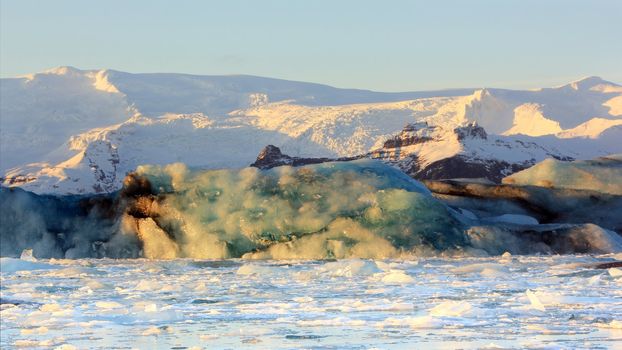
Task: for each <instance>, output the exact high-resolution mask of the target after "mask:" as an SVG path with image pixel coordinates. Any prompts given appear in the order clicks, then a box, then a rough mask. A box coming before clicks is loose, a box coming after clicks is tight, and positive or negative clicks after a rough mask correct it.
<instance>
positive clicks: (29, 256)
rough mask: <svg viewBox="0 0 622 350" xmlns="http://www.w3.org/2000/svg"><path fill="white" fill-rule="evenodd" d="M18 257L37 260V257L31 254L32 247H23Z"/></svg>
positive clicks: (25, 259)
mask: <svg viewBox="0 0 622 350" xmlns="http://www.w3.org/2000/svg"><path fill="white" fill-rule="evenodd" d="M19 258H20V259H22V260H24V261H37V259H36V258H35V257H34V256H33V255H32V249H24V250H23V251H22V254H21V255H20V256H19Z"/></svg>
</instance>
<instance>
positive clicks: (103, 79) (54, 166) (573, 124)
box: [0, 67, 622, 193]
mask: <svg viewBox="0 0 622 350" xmlns="http://www.w3.org/2000/svg"><path fill="white" fill-rule="evenodd" d="M573 86H575V88H573ZM0 88H1V89H0V92H1V95H2V99H0V119H1V121H2V128H1V129H0V136H2V137H1V140H0V148H1V149H2V157H1V159H0V173H1V174H0V175H2V174H3V176H2V178H3V180H2V181H3V183H4V185H7V186H16V185H20V186H25V188H27V189H30V190H33V191H36V192H41V193H46V192H62V193H89V192H93V191H94V192H100V191H101V192H107V191H111V190H115V189H116V188H118V187H119V186H120V181H121V180H120V179H122V178H123V177H124V175H125V172H127V171H131V170H133V168H135V167H136V166H138V165H140V164H144V163H156V164H161V163H163V162H186V163H189V164H190V165H192V166H198V167H204V168H209V169H213V168H225V167H243V166H247V165H248V164H250V163H251V162H252V161H253V160H254V159H255V157H256V155H257V154H258V153H259V151H260V150H261V149H262V148H263V147H264V146H266V145H269V144H274V145H276V146H278V147H279V148H280V149H282V150H283V153H285V154H288V155H291V156H293V157H302V158H305V157H308V158H316V157H320V158H322V157H324V158H340V157H353V156H359V155H361V154H367V153H369V152H372V151H374V150H379V149H381V148H382V147H383V145H384V144H385V143H386V142H387V141H388V140H390V139H392V138H394V137H396V136H399V135H400V134H401V133H402V132H403V128H404V127H405V126H408V125H411V124H413V123H414V124H417V123H427V125H428V126H427V127H425V128H421V130H420V131H418V132H420V133H423V134H426V135H428V136H430V135H431V136H430V140H428V141H429V142H424V143H421V144H419V145H411V146H408V147H402V149H401V151H400V152H401V154H402V155H404V157H406V158H408V156H409V155H412V157H411V158H412V159H415V158H416V163H417V164H418V167H419V168H421V169H423V168H425V167H426V166H428V165H429V164H431V163H434V162H438V161H442V160H443V159H449V158H451V157H454V156H456V155H459V154H462V155H463V156H464V157H467V159H469V161H470V160H475V159H487V160H493V159H494V160H495V161H503V162H506V163H508V164H516V162H519V163H521V164H522V163H524V162H526V161H528V163H529V164H533V163H534V162H535V161H540V160H542V159H541V158H542V157H547V154H548V155H549V156H550V155H551V154H555V155H556V156H559V157H561V158H564V157H566V158H569V159H570V158H576V159H583V158H585V159H588V158H593V157H597V156H602V155H606V154H611V153H620V152H621V150H620V147H622V146H620V145H619V142H618V143H616V142H614V141H615V138H616V135H619V134H620V130H622V87H620V86H619V85H617V84H615V83H611V82H607V81H605V80H603V79H601V78H596V77H588V78H584V79H581V80H578V81H574V82H570V83H568V84H565V85H562V86H559V87H554V88H543V89H539V90H508V89H496V88H484V89H456V90H439V91H435V92H429V91H428V92H405V93H380V92H374V91H369V90H356V89H339V88H333V87H330V86H326V85H322V84H316V83H303V82H295V81H285V80H279V79H273V78H262V77H253V76H245V75H235V76H196V75H189V74H176V73H139V74H132V73H125V72H121V71H115V70H88V71H87V70H80V69H77V68H73V67H60V68H56V69H52V70H48V71H46V72H42V73H37V74H32V75H29V76H26V77H22V78H9V79H2V80H0ZM432 95H434V96H432ZM439 95H440V96H439ZM471 123H476V124H477V125H478V126H481V127H482V128H483V130H485V132H486V133H487V134H488V135H490V140H489V142H488V143H486V144H485V145H484V144H483V143H481V142H480V141H477V142H471V141H469V142H467V143H465V142H459V140H456V136H455V135H454V130H455V129H456V128H459V127H464V126H468V125H470V124H471ZM423 134H422V135H423ZM419 136H421V135H419ZM519 142H523V144H524V145H528V144H537V145H538V147H540V149H543V150H546V151H542V152H540V153H538V154H535V155H531V154H532V153H533V151H532V150H529V149H528V148H526V147H524V146H521V145H520V144H519ZM471 143H472V145H471ZM467 144H468V145H467ZM465 145H467V146H465ZM516 147H518V148H516ZM504 149H506V150H507V151H504ZM518 149H523V151H520V152H518V151H517V150H518ZM513 151H514V153H513ZM517 152H518V153H517ZM518 154H520V156H518ZM406 158H404V159H406ZM532 158H533V159H532ZM387 161H388V162H391V161H393V160H390V159H387ZM115 162H116V163H115ZM525 164H527V163H525Z"/></svg>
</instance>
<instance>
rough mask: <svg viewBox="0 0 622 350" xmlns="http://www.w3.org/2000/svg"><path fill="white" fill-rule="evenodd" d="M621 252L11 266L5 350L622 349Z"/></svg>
mask: <svg viewBox="0 0 622 350" xmlns="http://www.w3.org/2000/svg"><path fill="white" fill-rule="evenodd" d="M620 258H622V257H621V256H619V254H618V255H601V256H588V255H567V256H507V255H506V256H503V257H494V258H423V259H419V260H417V261H415V260H410V261H409V260H383V261H379V260H377V261H372V260H338V261H245V260H188V259H179V260H169V261H164V260H160V261H156V260H145V259H137V260H110V259H104V260H38V261H25V260H20V259H11V258H3V259H2V266H1V267H2V273H1V282H2V289H1V291H2V294H1V297H2V311H1V312H2V314H1V316H2V317H1V319H2V323H1V329H0V330H1V333H0V334H1V342H0V347H1V348H2V349H10V348H45V349H49V348H52V349H54V348H60V349H74V348H77V349H82V348H89V349H111V348H120V349H134V348H136V349H199V348H200V349H203V348H204V349H247V348H249V349H250V348H258V349H301V348H302V349H343V348H348V349H412V348H417V349H443V348H444V349H456V348H463V349H482V348H486V349H495V348H504V349H505V348H509V349H525V348H533V349H542V348H546V349H558V348H559V349H576V348H594V349H622V271H621V270H620V269H617V268H610V269H594V268H592V267H590V266H591V265H593V264H597V263H604V262H608V261H612V260H614V259H617V260H620Z"/></svg>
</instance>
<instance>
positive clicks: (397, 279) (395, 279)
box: [382, 270, 415, 284]
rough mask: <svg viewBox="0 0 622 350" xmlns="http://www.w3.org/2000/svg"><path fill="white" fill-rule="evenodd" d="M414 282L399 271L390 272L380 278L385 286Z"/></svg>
mask: <svg viewBox="0 0 622 350" xmlns="http://www.w3.org/2000/svg"><path fill="white" fill-rule="evenodd" d="M414 280H415V279H414V278H412V277H411V276H410V275H408V274H406V272H404V271H401V270H392V271H391V272H389V273H388V274H386V275H385V276H383V277H382V282H384V283H387V284H402V283H412V282H413V281H414Z"/></svg>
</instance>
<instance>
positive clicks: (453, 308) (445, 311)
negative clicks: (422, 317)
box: [430, 300, 473, 317]
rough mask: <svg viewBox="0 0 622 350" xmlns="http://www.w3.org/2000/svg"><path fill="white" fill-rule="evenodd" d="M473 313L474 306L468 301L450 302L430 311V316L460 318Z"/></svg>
mask: <svg viewBox="0 0 622 350" xmlns="http://www.w3.org/2000/svg"><path fill="white" fill-rule="evenodd" d="M471 311H473V306H472V305H471V304H470V303H468V302H466V301H464V300H463V301H454V300H448V301H445V302H442V303H440V304H438V305H436V306H435V307H433V308H432V309H430V316H435V317H440V316H448V317H458V316H463V315H465V314H468V313H470V312H471Z"/></svg>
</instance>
